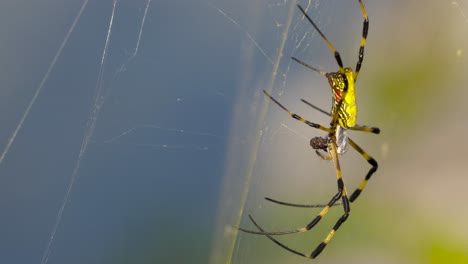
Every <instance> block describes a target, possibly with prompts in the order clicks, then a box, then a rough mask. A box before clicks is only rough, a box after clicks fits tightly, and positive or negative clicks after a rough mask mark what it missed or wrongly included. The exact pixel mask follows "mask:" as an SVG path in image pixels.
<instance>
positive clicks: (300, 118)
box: [263, 90, 332, 133]
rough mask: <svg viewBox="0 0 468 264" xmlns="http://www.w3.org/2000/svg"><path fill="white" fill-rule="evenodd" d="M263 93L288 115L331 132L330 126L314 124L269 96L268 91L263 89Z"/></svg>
mask: <svg viewBox="0 0 468 264" xmlns="http://www.w3.org/2000/svg"><path fill="white" fill-rule="evenodd" d="M263 93H264V94H265V95H266V96H267V97H268V98H270V100H272V101H273V102H274V103H275V104H277V105H278V106H279V107H281V109H283V110H284V111H286V112H287V113H288V115H290V116H291V117H292V118H294V119H296V120H298V121H300V122H302V123H304V124H306V125H308V126H311V127H313V128H317V129H320V130H323V131H325V132H328V133H331V132H332V130H331V129H330V128H326V127H324V126H322V125H319V124H315V123H313V122H310V121H308V120H306V119H304V118H302V117H301V116H299V115H297V114H295V113H293V112H291V111H289V109H287V108H286V107H285V106H284V105H282V104H281V103H280V102H279V101H278V100H276V99H275V98H274V97H273V96H271V95H270V94H269V93H267V91H265V90H263Z"/></svg>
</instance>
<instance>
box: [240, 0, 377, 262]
mask: <svg viewBox="0 0 468 264" xmlns="http://www.w3.org/2000/svg"><path fill="white" fill-rule="evenodd" d="M358 1H359V5H360V7H361V11H362V14H363V17H364V23H363V30H362V38H361V45H360V48H359V58H358V62H357V64H356V69H355V70H354V71H353V70H352V69H351V68H348V67H346V68H344V67H343V63H342V61H341V56H340V54H339V53H338V51H337V50H336V49H335V48H334V47H333V45H332V44H331V43H330V41H329V40H328V39H327V38H326V37H325V35H324V34H323V33H322V32H321V31H320V29H319V28H318V27H317V26H316V25H315V23H314V22H313V21H312V19H311V18H310V17H309V16H308V15H307V13H306V12H305V10H304V9H303V8H302V7H301V6H300V5H298V7H299V10H300V11H301V13H302V14H303V15H304V17H305V18H306V19H307V20H308V21H309V22H310V24H312V26H313V27H314V28H315V30H316V31H317V32H318V33H319V34H320V36H321V37H322V39H323V40H324V41H325V42H326V44H327V46H328V47H329V48H330V50H331V51H332V52H333V54H334V56H335V60H336V62H337V64H338V66H339V71H337V72H330V73H327V72H325V71H322V70H319V69H317V68H314V67H312V66H310V65H308V64H307V63H305V62H302V61H301V60H299V59H297V58H295V57H292V59H293V60H294V61H296V62H298V63H300V64H302V65H303V66H305V67H307V68H309V69H311V70H313V71H315V72H318V73H319V74H321V75H323V76H325V77H327V79H328V82H329V84H330V87H331V90H332V99H333V101H332V102H333V103H332V108H331V113H328V112H326V111H324V110H322V109H320V108H318V107H316V106H314V105H312V104H311V103H309V102H307V101H306V100H304V99H301V101H302V102H304V103H306V104H308V105H309V106H311V107H313V108H315V109H316V110H318V111H320V112H322V113H324V114H327V115H329V116H330V117H331V122H330V127H329V128H327V127H324V126H322V125H319V124H316V123H313V122H311V121H308V120H306V119H304V118H302V117H301V116H299V115H297V114H295V113H293V112H291V111H289V109H287V108H286V107H285V106H284V105H282V104H281V103H280V102H279V101H278V100H276V99H275V98H274V97H273V96H271V95H270V94H268V93H267V92H266V91H265V90H264V91H263V92H264V93H265V95H266V96H267V97H268V98H269V99H270V100H272V101H273V102H274V103H275V104H277V105H278V106H279V107H280V108H281V109H283V110H284V111H286V112H287V113H288V114H289V115H290V116H291V117H292V118H294V119H296V120H298V121H300V122H302V123H305V124H306V125H308V126H310V127H313V128H316V129H319V130H322V131H325V132H327V133H328V135H327V137H314V138H312V139H311V140H310V145H311V147H312V148H313V149H315V151H316V154H317V155H318V156H319V157H321V158H322V159H325V160H332V161H333V165H334V167H335V170H336V176H337V185H338V192H337V193H336V194H335V195H334V196H333V197H332V199H331V200H330V201H329V202H328V203H327V204H326V205H304V204H295V203H288V202H282V201H278V200H275V199H272V198H268V197H266V198H265V199H266V200H268V201H270V202H274V203H277V204H281V205H286V206H294V207H308V208H314V207H315V208H317V207H318V208H322V210H321V211H320V213H319V214H318V215H317V216H316V217H315V218H314V219H312V221H310V222H309V223H308V224H307V225H306V226H305V227H302V228H297V229H294V230H289V231H279V232H267V231H265V230H264V229H263V228H262V227H261V226H260V225H258V224H257V223H256V222H255V220H254V219H253V217H252V216H251V215H249V218H250V220H251V221H252V222H253V224H254V225H255V226H256V227H257V228H258V230H259V231H252V230H247V229H244V228H238V229H239V230H240V231H243V232H247V233H251V234H258V235H264V236H266V237H268V238H269V239H270V240H272V241H273V242H274V243H276V244H277V245H279V246H280V247H282V248H284V249H286V250H288V251H290V252H292V253H294V254H297V255H299V256H302V257H305V258H308V259H315V258H316V257H317V256H318V255H319V254H320V253H321V252H322V251H323V249H324V248H325V247H326V246H327V245H328V243H329V242H330V241H331V239H332V238H333V236H334V235H335V233H336V232H337V230H338V229H339V227H340V226H341V225H342V224H343V223H344V222H345V221H346V219H347V218H348V216H349V212H350V205H349V203H350V202H354V201H355V200H356V199H357V198H358V196H359V195H360V194H361V192H362V190H363V189H364V187H365V186H366V184H367V182H368V181H369V179H370V178H371V176H372V175H373V174H374V173H375V172H376V171H377V168H378V164H377V162H376V161H375V159H374V158H372V157H371V156H370V155H369V154H367V153H366V152H365V151H364V150H363V149H362V148H361V147H360V146H359V145H358V144H356V143H355V142H354V141H353V140H352V139H351V138H349V137H348V136H347V134H346V130H355V131H362V132H368V133H374V134H379V133H380V129H379V128H376V127H368V126H360V125H357V124H356V114H357V106H356V96H355V91H354V84H355V83H356V80H357V77H358V75H359V71H360V69H361V64H362V61H363V59H364V47H365V45H366V38H367V32H368V28H369V19H368V16H367V13H366V10H365V8H364V5H363V3H362V1H361V0H358ZM349 146H351V147H352V148H354V149H355V150H356V151H357V152H359V153H360V154H361V155H362V157H363V158H364V159H366V161H367V162H368V163H369V164H370V165H371V168H370V169H369V171H368V172H367V174H366V176H365V178H364V180H363V181H362V182H361V184H360V185H359V187H358V188H357V189H356V190H355V191H354V192H353V193H352V194H351V196H350V197H349V198H348V193H347V191H346V187H345V184H344V181H343V178H342V173H341V168H340V163H339V160H338V155H341V154H344V153H345V152H346V151H347V149H348V147H349ZM320 150H322V151H325V152H326V154H322V153H321V152H320ZM340 198H341V202H340V201H339V200H340ZM336 205H342V206H343V210H344V213H343V215H341V217H340V218H339V219H338V220H337V222H336V223H335V225H334V226H333V228H332V230H331V231H330V232H329V233H328V235H327V236H326V237H325V239H324V240H323V241H322V242H321V243H320V244H319V245H318V246H317V247H316V248H315V249H314V250H313V251H312V252H311V253H310V254H305V253H302V252H299V251H297V250H294V249H292V248H290V247H288V246H286V245H285V244H283V243H281V242H279V241H278V240H276V239H275V238H273V236H275V235H286V234H294V233H304V232H307V231H309V230H311V229H312V228H313V227H314V226H316V225H317V224H318V223H319V222H320V220H321V219H322V218H323V217H324V216H325V215H326V214H327V213H328V211H329V209H330V207H332V206H336Z"/></svg>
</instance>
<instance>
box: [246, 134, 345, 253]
mask: <svg viewBox="0 0 468 264" xmlns="http://www.w3.org/2000/svg"><path fill="white" fill-rule="evenodd" d="M330 152H331V153H330V156H332V157H333V161H334V165H335V169H336V174H337V183H338V193H337V195H335V196H334V197H333V199H332V201H334V202H333V203H332V201H330V203H328V204H327V206H326V207H325V208H324V209H323V210H322V212H321V213H320V214H319V215H318V216H317V217H316V218H315V219H314V220H312V222H311V223H310V224H309V225H307V227H306V228H309V229H308V230H310V229H311V228H312V227H313V226H314V225H315V224H317V223H318V222H319V221H320V219H321V218H322V216H323V215H325V214H326V212H328V209H329V208H330V206H331V205H333V204H334V203H335V202H336V201H337V200H338V199H339V198H340V197H341V198H342V205H343V209H344V214H343V215H342V216H341V217H340V218H339V219H338V221H337V222H336V223H335V225H334V226H333V228H332V230H331V231H330V232H329V233H328V235H327V236H326V237H325V239H324V240H323V241H322V242H321V243H320V244H319V245H318V246H317V247H316V248H315V249H314V250H313V251H312V253H311V254H310V255H308V254H304V253H302V252H299V251H297V250H294V249H292V248H290V247H288V246H286V245H285V244H283V243H281V242H279V241H278V240H276V239H275V238H273V237H272V235H277V234H278V232H267V231H265V230H264V229H263V228H262V227H261V226H260V225H258V224H257V223H256V222H255V220H254V219H253V217H252V216H251V215H249V218H250V220H251V221H252V223H253V224H254V225H255V226H256V227H257V228H258V229H259V230H260V231H259V232H249V233H254V234H260V235H265V236H266V237H268V238H269V239H270V240H271V241H273V242H274V243H275V244H277V245H278V246H280V247H282V248H284V249H286V250H287V251H289V252H292V253H294V254H296V255H299V256H301V257H304V258H308V259H315V258H316V257H317V256H318V255H319V254H320V253H321V252H322V251H323V249H324V248H325V247H326V246H327V245H328V243H329V242H330V241H331V239H332V238H333V236H334V235H335V233H336V231H337V230H338V229H339V228H340V226H341V225H342V224H343V223H344V222H345V221H346V219H347V218H348V216H349V212H350V207H349V199H348V196H347V193H346V188H345V186H344V182H343V178H342V175H341V168H340V164H339V161H338V154H337V151H336V145H335V143H334V142H332V143H331V144H330ZM324 211H325V213H323V212H324ZM322 213H323V215H322ZM242 231H245V230H242Z"/></svg>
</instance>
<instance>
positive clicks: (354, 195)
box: [348, 138, 379, 202]
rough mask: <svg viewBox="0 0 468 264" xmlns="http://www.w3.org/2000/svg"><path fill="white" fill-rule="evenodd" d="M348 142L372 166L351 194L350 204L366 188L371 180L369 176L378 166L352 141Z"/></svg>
mask: <svg viewBox="0 0 468 264" xmlns="http://www.w3.org/2000/svg"><path fill="white" fill-rule="evenodd" d="M348 142H349V144H350V145H351V147H353V148H354V149H355V150H356V151H357V152H359V153H360V154H361V155H362V157H364V158H365V159H366V160H367V162H369V164H370V165H371V166H372V167H371V168H370V169H369V171H368V172H367V174H366V177H365V178H364V180H363V181H362V182H361V185H359V187H358V188H357V189H356V190H355V191H354V192H353V194H351V196H350V198H349V200H350V201H351V202H354V201H355V200H356V199H357V198H358V196H359V194H361V192H362V190H363V189H364V187H365V186H366V184H367V182H368V181H369V179H370V178H371V176H372V175H373V174H374V173H375V172H376V171H377V169H378V168H379V165H378V164H377V161H375V159H374V158H372V157H371V156H370V155H369V154H367V153H366V152H365V151H364V150H363V149H362V148H361V147H360V146H359V145H358V144H356V142H354V141H353V140H352V139H350V138H349V139H348Z"/></svg>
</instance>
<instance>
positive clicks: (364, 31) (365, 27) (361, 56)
mask: <svg viewBox="0 0 468 264" xmlns="http://www.w3.org/2000/svg"><path fill="white" fill-rule="evenodd" d="M359 5H360V6H361V11H362V16H363V17H364V23H363V25H362V38H361V46H360V47H359V59H358V62H357V64H356V70H355V71H354V76H353V77H354V82H356V80H357V77H358V75H359V71H360V70H361V64H362V61H363V60H364V47H365V46H366V39H367V32H368V31H369V18H368V17H367V12H366V9H365V8H364V4H362V1H361V0H359Z"/></svg>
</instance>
